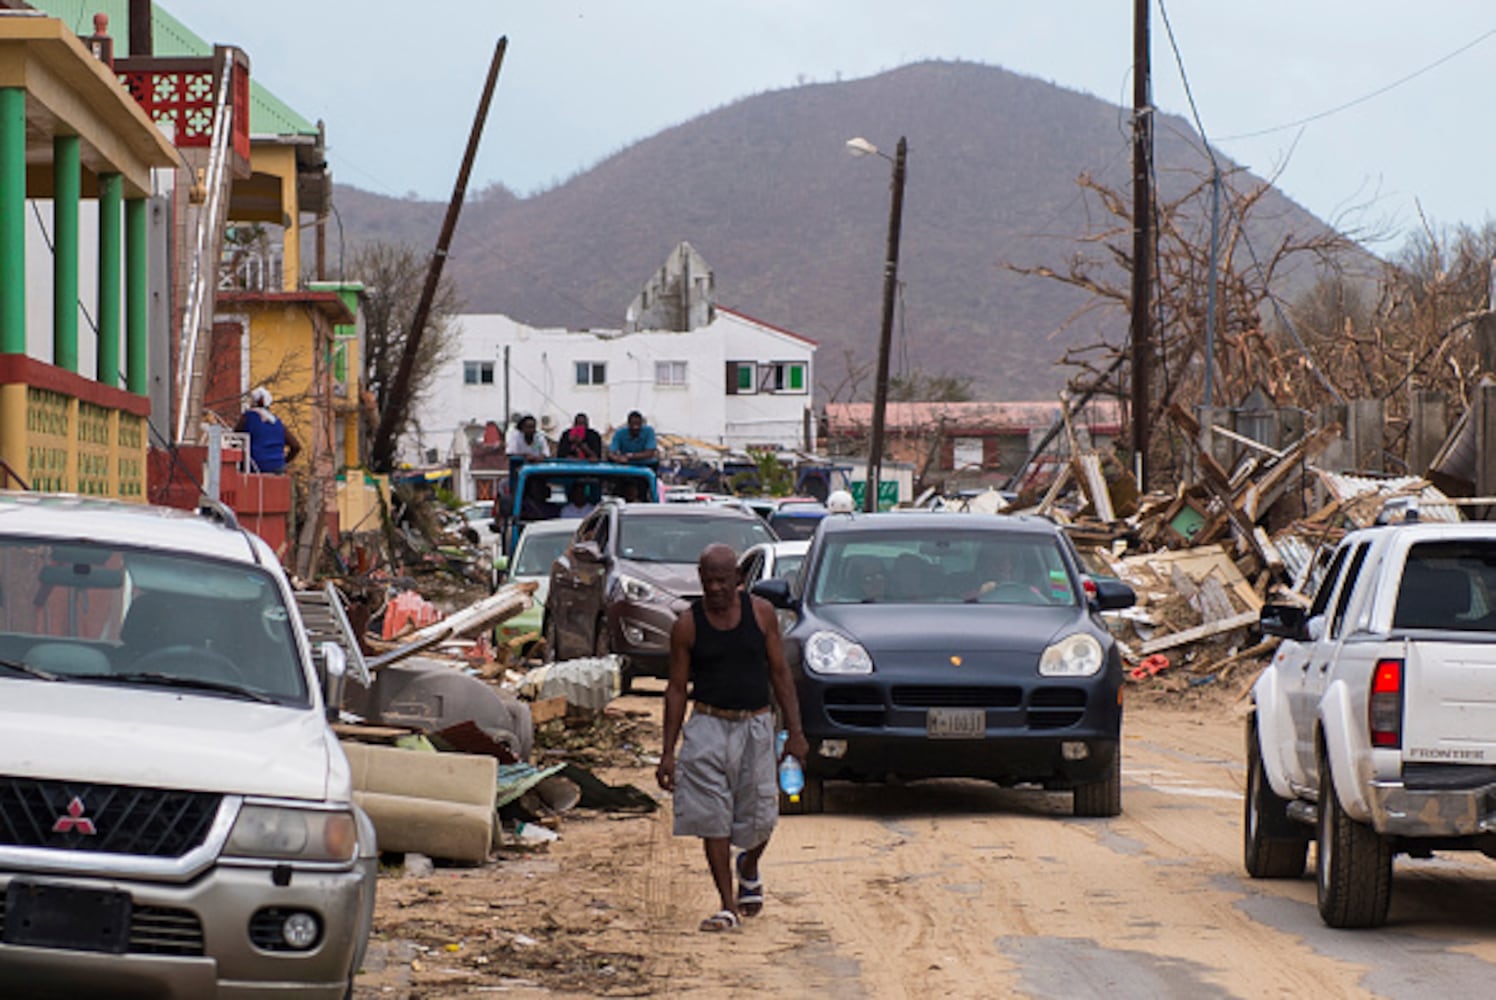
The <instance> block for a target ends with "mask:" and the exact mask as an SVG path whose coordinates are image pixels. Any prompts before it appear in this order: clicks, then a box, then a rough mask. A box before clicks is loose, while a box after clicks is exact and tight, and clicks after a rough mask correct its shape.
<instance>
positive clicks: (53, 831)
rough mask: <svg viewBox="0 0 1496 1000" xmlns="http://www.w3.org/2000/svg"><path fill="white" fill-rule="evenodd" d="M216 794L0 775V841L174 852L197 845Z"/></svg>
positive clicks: (157, 854)
mask: <svg viewBox="0 0 1496 1000" xmlns="http://www.w3.org/2000/svg"><path fill="white" fill-rule="evenodd" d="M220 799H221V796H219V795H215V794H211V793H207V792H181V791H173V790H170V789H161V788H134V787H131V786H128V785H94V784H88V783H84V782H70V781H38V780H36V779H33V778H7V777H0V845H4V846H9V847H42V848H48V849H51V850H58V851H89V852H93V853H101V854H128V855H132V856H137V857H152V858H177V857H181V856H182V855H183V854H186V853H187V852H188V851H190V850H192V849H193V848H195V847H198V846H200V845H201V844H202V843H203V841H204V840H205V839H206V838H207V835H208V830H209V828H211V827H212V825H213V819H214V817H215V816H216V815H217V814H218V804H219V800H220Z"/></svg>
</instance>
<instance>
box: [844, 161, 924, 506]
mask: <svg viewBox="0 0 1496 1000" xmlns="http://www.w3.org/2000/svg"><path fill="white" fill-rule="evenodd" d="M908 150H909V147H908V144H907V143H906V142H905V141H904V137H903V136H899V145H898V148H897V149H896V150H895V151H894V155H893V156H891V157H890V156H889V155H888V154H887V153H884V152H883V151H881V150H880V149H878V147H877V146H874V145H873V144H872V143H870V142H868V141H867V140H866V139H864V138H862V137H861V136H858V137H856V138H855V139H848V140H847V152H849V153H851V154H852V155H853V156H867V155H869V154H872V155H876V156H881V157H883V158H884V159H885V160H887V161H888V162H890V163H892V164H893V183H892V190H893V196H892V203H891V204H890V205H889V209H888V253H887V256H886V257H885V259H884V263H883V329H882V331H881V333H880V334H879V337H878V376H877V381H876V382H875V383H874V384H873V432H872V438H871V440H870V441H869V442H868V458H867V490H866V492H865V493H864V494H863V497H862V509H863V510H865V511H867V512H868V513H872V512H873V511H875V510H877V509H878V483H879V481H880V480H881V479H882V478H883V425H884V418H885V416H886V415H887V412H888V348H889V342H890V341H891V340H893V297H894V289H895V288H896V287H897V285H898V280H899V230H900V228H901V227H902V226H903V220H904V158H905V154H907V153H908Z"/></svg>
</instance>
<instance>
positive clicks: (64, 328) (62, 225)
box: [52, 135, 83, 372]
mask: <svg viewBox="0 0 1496 1000" xmlns="http://www.w3.org/2000/svg"><path fill="white" fill-rule="evenodd" d="M80 145H81V141H80V140H79V138H78V137H77V136H76V135H59V136H57V137H56V138H54V139H53V140H52V363H53V364H54V365H56V366H57V367H58V368H63V369H66V370H67V371H70V372H76V371H77V370H78V199H79V198H80V196H81V194H80V191H81V187H82V183H83V174H82V167H81V166H80V164H79V148H80Z"/></svg>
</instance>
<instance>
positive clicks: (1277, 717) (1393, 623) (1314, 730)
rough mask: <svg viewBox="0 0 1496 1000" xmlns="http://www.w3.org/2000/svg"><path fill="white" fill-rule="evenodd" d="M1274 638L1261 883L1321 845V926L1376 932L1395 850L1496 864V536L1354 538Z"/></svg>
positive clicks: (1247, 835)
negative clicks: (1465, 853) (1469, 856)
mask: <svg viewBox="0 0 1496 1000" xmlns="http://www.w3.org/2000/svg"><path fill="white" fill-rule="evenodd" d="M1261 626H1262V631H1263V632H1264V633H1266V634H1269V635H1276V636H1281V637H1282V639H1283V642H1282V643H1281V645H1280V646H1279V648H1278V650H1277V652H1276V653H1275V654H1274V656H1273V659H1272V661H1271V663H1269V664H1268V666H1267V667H1266V668H1265V669H1264V670H1263V672H1262V674H1261V676H1260V677H1259V678H1258V680H1257V681H1256V683H1255V684H1254V686H1253V688H1252V707H1251V711H1250V712H1249V714H1248V716H1247V723H1246V730H1247V731H1246V736H1247V769H1248V773H1247V784H1246V802H1245V816H1244V823H1243V827H1244V845H1243V848H1244V861H1245V866H1246V869H1247V872H1248V874H1250V875H1251V876H1252V877H1254V878H1298V877H1300V876H1302V875H1303V873H1304V868H1305V864H1306V860H1307V855H1308V847H1309V844H1310V842H1311V841H1312V842H1313V843H1314V844H1315V854H1316V868H1317V877H1316V882H1317V899H1318V906H1319V913H1320V916H1321V918H1322V919H1323V920H1324V922H1325V923H1326V924H1328V925H1329V926H1332V927H1376V926H1380V925H1381V924H1382V923H1384V922H1385V921H1386V919H1387V914H1388V909H1389V905H1390V902H1391V896H1392V883H1393V859H1394V857H1395V856H1396V855H1398V854H1404V855H1407V856H1409V857H1411V858H1428V857H1431V856H1432V853H1433V852H1434V851H1449V850H1475V851H1480V852H1481V853H1483V854H1485V855H1487V856H1488V857H1496V524H1493V523H1489V522H1441V523H1435V522H1433V521H1420V520H1417V519H1416V517H1412V516H1410V517H1408V518H1406V519H1405V520H1403V521H1401V522H1399V523H1393V524H1383V525H1377V526H1373V527H1368V528H1362V529H1358V530H1354V531H1351V532H1350V533H1348V534H1347V535H1346V536H1345V538H1344V539H1343V540H1342V541H1341V542H1340V544H1339V545H1338V546H1337V547H1336V549H1335V550H1334V553H1333V556H1332V557H1331V560H1330V562H1329V566H1328V569H1327V571H1326V572H1325V574H1324V577H1323V581H1322V582H1321V583H1320V585H1319V587H1318V589H1317V591H1316V592H1315V595H1314V599H1313V601H1312V602H1311V603H1310V604H1309V606H1308V608H1307V609H1306V608H1304V607H1303V606H1302V605H1301V604H1300V605H1294V604H1289V603H1270V604H1268V605H1266V606H1264V608H1263V611H1262V616H1261Z"/></svg>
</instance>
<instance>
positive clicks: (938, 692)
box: [891, 684, 1023, 708]
mask: <svg viewBox="0 0 1496 1000" xmlns="http://www.w3.org/2000/svg"><path fill="white" fill-rule="evenodd" d="M891 696H892V698H893V703H894V704H895V705H896V706H898V707H899V708H1017V707H1018V705H1019V704H1020V703H1021V702H1022V701H1023V691H1022V689H1020V688H1016V687H946V686H942V685H936V684H918V685H913V684H906V685H900V686H898V687H895V688H894V689H893V691H892V692H891Z"/></svg>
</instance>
